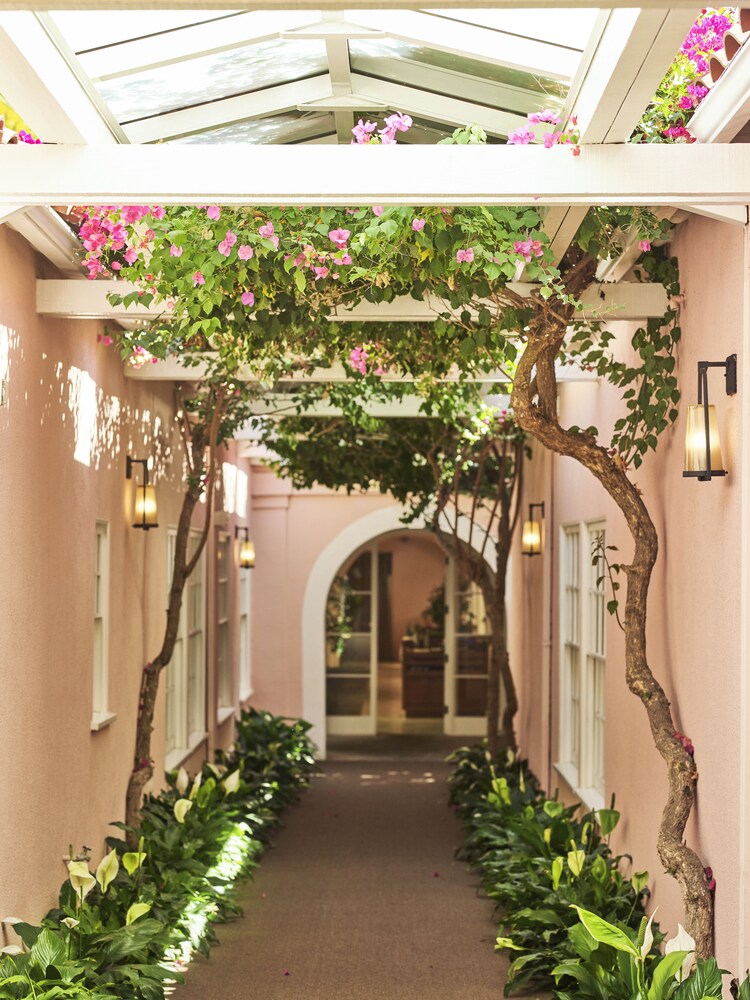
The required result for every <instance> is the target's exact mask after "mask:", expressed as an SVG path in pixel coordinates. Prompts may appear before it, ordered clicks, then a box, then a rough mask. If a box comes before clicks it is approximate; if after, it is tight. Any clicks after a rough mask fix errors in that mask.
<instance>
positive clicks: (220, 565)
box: [216, 534, 234, 722]
mask: <svg viewBox="0 0 750 1000" xmlns="http://www.w3.org/2000/svg"><path fill="white" fill-rule="evenodd" d="M232 565H233V562H232V543H231V540H230V538H229V535H224V534H221V535H219V542H218V545H217V547H216V676H217V683H218V705H219V711H218V718H219V722H223V721H224V720H225V719H226V718H228V717H229V715H231V714H232V712H233V711H234V684H233V677H232V632H231V628H232V622H231V587H230V574H231V569H232Z"/></svg>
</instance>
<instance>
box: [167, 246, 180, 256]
mask: <svg viewBox="0 0 750 1000" xmlns="http://www.w3.org/2000/svg"><path fill="white" fill-rule="evenodd" d="M169 254H170V256H171V257H182V247H178V246H177V245H176V244H175V243H173V244H172V246H171V247H170V248H169Z"/></svg>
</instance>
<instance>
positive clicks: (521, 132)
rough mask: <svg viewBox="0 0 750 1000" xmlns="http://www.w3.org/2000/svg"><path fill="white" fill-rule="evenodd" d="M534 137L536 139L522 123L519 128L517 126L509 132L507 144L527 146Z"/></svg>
mask: <svg viewBox="0 0 750 1000" xmlns="http://www.w3.org/2000/svg"><path fill="white" fill-rule="evenodd" d="M534 139H536V134H535V133H534V132H532V131H531V129H528V128H526V126H525V125H522V126H521V128H517V129H516V130H515V132H511V133H510V135H509V136H508V145H509V146H528V144H529V143H530V142H533V141H534Z"/></svg>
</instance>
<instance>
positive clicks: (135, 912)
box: [125, 903, 151, 927]
mask: <svg viewBox="0 0 750 1000" xmlns="http://www.w3.org/2000/svg"><path fill="white" fill-rule="evenodd" d="M150 909H151V903H133V905H132V906H131V907H130V909H129V910H128V912H127V914H126V916H125V926H126V927H130V925H131V924H132V923H133V922H134V921H136V920H137V919H138V917H142V916H144V914H146V913H148V911H149V910H150Z"/></svg>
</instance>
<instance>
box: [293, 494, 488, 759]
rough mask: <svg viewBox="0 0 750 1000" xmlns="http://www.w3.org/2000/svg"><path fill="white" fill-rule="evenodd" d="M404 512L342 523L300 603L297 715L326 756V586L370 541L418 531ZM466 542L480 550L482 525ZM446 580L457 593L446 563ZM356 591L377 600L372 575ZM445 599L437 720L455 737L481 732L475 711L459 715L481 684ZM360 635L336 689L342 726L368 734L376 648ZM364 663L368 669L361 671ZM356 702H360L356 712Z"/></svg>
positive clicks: (420, 526)
mask: <svg viewBox="0 0 750 1000" xmlns="http://www.w3.org/2000/svg"><path fill="white" fill-rule="evenodd" d="M403 513H404V510H403V508H402V507H400V506H397V505H393V506H389V507H384V508H381V509H380V510H377V511H375V512H373V513H371V514H368V515H366V516H365V517H363V518H360V519H359V520H357V521H355V522H354V523H352V524H350V525H348V526H347V527H346V528H344V529H343V530H342V531H341V532H340V533H339V534H338V535H337V536H336V537H335V538H334V539H333V540H332V541H331V542H330V543H329V544H328V545H327V546H326V548H325V549H324V550H323V552H322V553H321V554H320V555H319V557H318V559H317V560H316V562H315V565H314V566H313V569H312V571H311V573H310V576H309V579H308V582H307V586H306V589H305V598H304V602H303V609H302V668H303V677H302V697H303V714H304V716H305V717H306V718H307V719H308V720H309V721H310V722H311V723H312V726H313V730H312V736H313V739H315V741H316V743H317V744H318V747H319V748H320V752H321V755H322V756H325V750H326V736H327V725H326V702H327V690H326V688H327V670H326V656H327V653H326V650H327V649H328V648H329V647H328V637H327V624H328V625H329V626H330V624H331V621H330V615H329V618H328V619H327V617H326V611H327V605H328V600H329V595H330V592H331V587H332V585H333V584H334V582H335V580H336V577H337V576H338V575H340V572H341V569H342V567H347V565H353V563H354V562H355V561H356V559H357V558H358V557H359V556H360V555H361V554H362V553H363V552H364V551H365V550H367V549H368V547H369V550H370V552H371V553H372V552H373V543H374V542H375V540H376V539H379V538H383V537H386V536H390V537H394V536H396V537H404V536H405V535H411V533H412V532H421V531H423V530H424V528H425V524H424V523H423V522H421V521H418V522H414V523H413V524H411V525H409V526H408V527H405V526H404V524H403V522H402V521H401V517H402V516H403ZM462 533H463V532H462ZM471 540H472V544H473V545H474V547H475V548H476V549H477V550H480V549H481V547H482V542H483V533H482V532H481V530H479V531H478V530H477V529H476V527H475V529H474V532H473V535H472V539H471ZM399 544H403V543H399ZM485 548H486V558H487V560H488V562H489V563H490V565H492V564H493V563H494V548H493V546H492V545H487V546H485ZM370 558H371V562H370V566H371V568H372V566H373V565H375V566H376V569H375V574H371V577H372V575H376V574H377V562H376V563H375V564H373V562H372V554H371V557H370ZM359 574H360V575H359V580H360V581H362V580H365V579H366V574H364V573H363V567H362V566H361V567H360V570H359ZM445 580H446V584H447V586H448V588H449V591H450V592H455V591H456V588H457V587H458V588H459V589H460V587H459V580H458V577H457V574H456V573H455V569H452V568H451V567H450V566H449V568H448V572H447V574H446V576H445ZM373 584H374V591H373ZM359 596H362V597H365V596H369V599H370V601H372V600H373V596H374V598H375V600H377V597H378V585H377V582H376V581H374V580H373V579H372V578H371V579H370V580H369V582H368V584H367V588H365V587H364V586H363V587H362V594H361V595H359ZM420 599H421V598H420ZM447 603H448V615H447V620H446V639H447V642H446V651H447V653H448V661H447V662H446V664H445V673H444V675H443V683H444V706H445V707H447V710H448V711H447V716H446V718H447V722H446V721H443V718H442V717H441V718H440V719H439V722H440V723H441V724H440V727H439V730H438V731H441V732H442V731H447V732H452V733H454V734H456V735H478V734H480V733H482V732H483V731H484V729H483V727H484V723H483V719H482V718H481V716H480V715H478V714H475V715H470V714H464V715H463V716H462V715H461V714H460V713H461V709H462V706H463V708H464V709H465V707H466V706H467V705H470V704H472V702H473V704H474V709H473V710H474V711H476V693H477V686H478V683H481V681H480V676H479V675H480V671H478V670H476V669H474V668H476V666H477V664H476V656H474V658H473V660H472V655H471V654H472V642H471V641H469V640H470V636H471V633H470V632H467V631H466V629H463V630H462V628H461V620H460V617H459V615H458V614H457V612H458V611H459V610H460V601H450V600H449V601H448V602H447ZM371 617H372V620H373V621H377V616H371ZM364 618H366V615H363V616H362V621H364ZM464 624H465V622H464ZM394 627H395V628H398V626H397V624H396V623H392V628H394ZM376 628H377V626H376ZM366 638H367V636H366V633H364V634H362V635H360V636H358V639H359V642H358V643H355V644H354V646H355V652H354V659H355V662H357V664H358V666H357V669H355V670H346V671H342V673H341V680H342V681H344V680H346V681H348V682H353V683H348V684H342V686H341V691H340V694H341V696H342V697H341V704H342V705H343V706H344V707H346V706H347V705H348V706H349V710H351V715H349V716H348V718H349V721H350V722H351V724H352V729H349V730H346V731H355V732H369V733H374V732H376V731H377V701H378V689H377V665H378V664H377V652H373V645H374V646H375V648H376V647H377V642H375V643H374V644H373V643H372V641H365V640H366ZM428 649H429V646H428ZM473 652H474V653H476V644H474V648H473ZM462 655H463V659H462ZM368 657H369V659H368ZM467 657H468V659H467ZM366 667H367V669H365V668H366ZM343 675H351V676H343ZM434 686H435V685H434V682H433V687H434ZM433 694H434V692H433ZM366 699H369V700H368V702H367V706H366V707H367V712H366V713H363V711H362V708H363V706H364V704H365V700H366ZM354 706H358V707H357V710H356V713H355V711H354ZM365 717H366V718H365ZM363 720H365V721H363ZM339 731H340V729H339Z"/></svg>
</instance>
